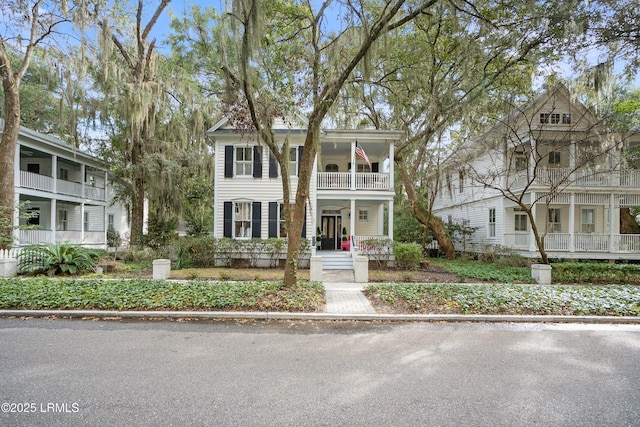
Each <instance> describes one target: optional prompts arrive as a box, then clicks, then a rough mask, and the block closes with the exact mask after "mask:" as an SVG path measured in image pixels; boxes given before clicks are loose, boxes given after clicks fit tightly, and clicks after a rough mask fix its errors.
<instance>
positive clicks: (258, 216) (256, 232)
mask: <svg viewBox="0 0 640 427" xmlns="http://www.w3.org/2000/svg"><path fill="white" fill-rule="evenodd" d="M251 209H252V212H251V237H253V238H254V239H259V238H260V237H261V235H262V233H261V231H260V226H261V223H262V203H260V202H253V204H252V205H251Z"/></svg>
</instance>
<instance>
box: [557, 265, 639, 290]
mask: <svg viewBox="0 0 640 427" xmlns="http://www.w3.org/2000/svg"><path fill="white" fill-rule="evenodd" d="M552 267H553V269H552V270H551V274H552V277H553V281H554V282H559V283H627V284H636V285H637V284H640V265H639V264H609V263H597V262H565V263H556V264H553V265H552Z"/></svg>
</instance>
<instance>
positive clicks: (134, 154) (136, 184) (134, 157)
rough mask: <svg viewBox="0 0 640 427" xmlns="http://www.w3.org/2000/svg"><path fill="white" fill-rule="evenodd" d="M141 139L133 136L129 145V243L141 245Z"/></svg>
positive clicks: (142, 205)
mask: <svg viewBox="0 0 640 427" xmlns="http://www.w3.org/2000/svg"><path fill="white" fill-rule="evenodd" d="M141 163H142V140H141V138H140V137H135V136H134V138H133V141H132V147H131V169H132V171H131V185H132V187H131V242H130V243H131V245H132V246H140V245H142V228H143V225H144V171H143V168H142V164H141Z"/></svg>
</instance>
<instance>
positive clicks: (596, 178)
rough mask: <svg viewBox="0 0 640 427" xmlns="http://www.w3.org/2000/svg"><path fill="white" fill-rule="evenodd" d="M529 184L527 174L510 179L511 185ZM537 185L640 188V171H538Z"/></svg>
mask: <svg viewBox="0 0 640 427" xmlns="http://www.w3.org/2000/svg"><path fill="white" fill-rule="evenodd" d="M527 182H528V179H527V173H526V172H518V173H515V174H512V175H511V176H510V177H509V182H508V184H509V185H513V187H514V188H521V187H524V186H525V185H526V184H527ZM534 183H535V184H536V185H545V186H556V185H558V184H566V185H576V186H579V187H624V188H640V170H633V169H628V170H622V171H620V170H615V171H594V170H589V169H579V170H576V171H573V172H572V171H571V169H538V170H537V171H536V179H535V181H534Z"/></svg>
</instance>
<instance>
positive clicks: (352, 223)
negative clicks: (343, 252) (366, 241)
mask: <svg viewBox="0 0 640 427" xmlns="http://www.w3.org/2000/svg"><path fill="white" fill-rule="evenodd" d="M355 233H356V199H351V214H350V215H349V235H350V236H351V237H353V236H354V235H355ZM350 240H351V241H350V242H349V243H352V244H351V246H350V247H349V248H350V250H351V251H353V239H352V238H351V239H350Z"/></svg>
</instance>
